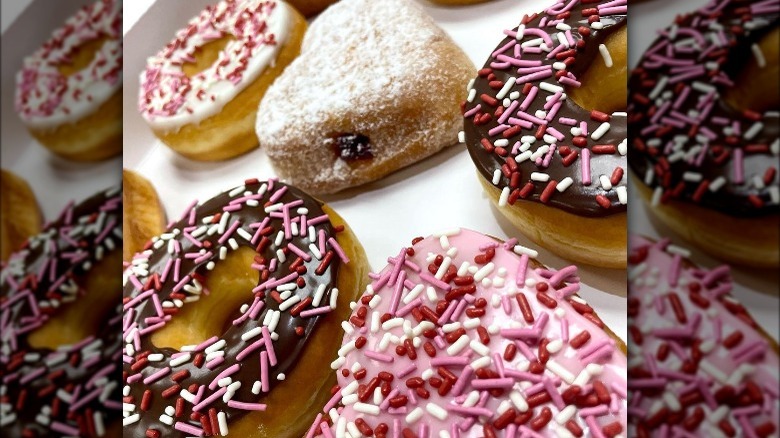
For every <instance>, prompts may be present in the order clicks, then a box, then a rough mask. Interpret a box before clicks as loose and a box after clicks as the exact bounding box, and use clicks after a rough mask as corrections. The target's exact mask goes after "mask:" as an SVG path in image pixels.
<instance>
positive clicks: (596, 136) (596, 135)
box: [590, 122, 610, 140]
mask: <svg viewBox="0 0 780 438" xmlns="http://www.w3.org/2000/svg"><path fill="white" fill-rule="evenodd" d="M609 128H610V124H609V122H604V123H602V124H601V125H599V127H598V128H596V130H595V131H593V133H592V134H591V135H590V138H592V139H593V140H600V139H601V137H603V136H604V134H606V133H607V131H609Z"/></svg>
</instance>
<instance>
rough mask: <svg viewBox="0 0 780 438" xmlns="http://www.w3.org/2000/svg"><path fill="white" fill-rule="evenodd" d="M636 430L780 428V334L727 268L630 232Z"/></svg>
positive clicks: (760, 432) (685, 432) (731, 432)
mask: <svg viewBox="0 0 780 438" xmlns="http://www.w3.org/2000/svg"><path fill="white" fill-rule="evenodd" d="M629 245H630V252H631V253H630V255H629V267H628V269H629V303H628V305H629V311H628V328H629V348H628V365H629V368H628V379H629V394H628V396H629V426H628V436H635V437H638V438H642V437H650V436H708V437H732V436H744V437H768V436H777V431H778V421H779V420H778V419H779V418H780V409H778V403H777V401H778V390H777V388H778V369H780V368H779V366H780V362H779V361H778V346H777V342H776V341H775V340H773V339H771V338H770V337H769V336H768V335H767V333H765V332H764V331H763V330H762V329H760V328H759V326H758V325H757V324H756V322H755V321H754V320H753V319H752V317H751V316H750V315H749V313H748V311H747V309H745V307H744V306H743V305H742V304H740V303H739V301H737V300H736V299H735V298H734V297H733V296H732V295H731V287H732V283H731V278H730V275H729V267H728V266H726V265H724V266H720V267H717V268H714V269H705V268H702V267H699V266H696V265H695V264H693V262H691V261H690V260H688V257H689V253H688V250H686V249H685V248H681V247H678V246H676V245H673V244H671V242H670V240H669V239H663V240H660V241H658V242H653V241H650V240H648V239H646V238H643V237H640V236H631V237H630V242H629Z"/></svg>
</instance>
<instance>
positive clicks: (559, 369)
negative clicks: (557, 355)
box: [547, 359, 575, 385]
mask: <svg viewBox="0 0 780 438" xmlns="http://www.w3.org/2000/svg"><path fill="white" fill-rule="evenodd" d="M547 369H548V370H550V371H552V372H553V373H554V374H555V375H557V376H558V377H560V378H561V380H563V381H564V382H566V383H568V384H570V385H571V384H572V382H574V379H575V377H574V374H573V373H572V372H571V371H569V370H568V369H566V367H564V366H563V365H561V364H559V363H558V362H556V361H555V360H554V359H550V360H548V361H547Z"/></svg>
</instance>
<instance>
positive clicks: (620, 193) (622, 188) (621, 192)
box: [615, 186, 628, 205]
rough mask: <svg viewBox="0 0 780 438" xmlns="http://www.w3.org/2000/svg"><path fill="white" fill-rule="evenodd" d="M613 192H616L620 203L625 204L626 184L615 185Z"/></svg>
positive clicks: (626, 200) (626, 201)
mask: <svg viewBox="0 0 780 438" xmlns="http://www.w3.org/2000/svg"><path fill="white" fill-rule="evenodd" d="M615 192H617V196H618V201H620V203H621V204H623V205H626V204H627V203H628V189H627V188H626V186H619V187H615Z"/></svg>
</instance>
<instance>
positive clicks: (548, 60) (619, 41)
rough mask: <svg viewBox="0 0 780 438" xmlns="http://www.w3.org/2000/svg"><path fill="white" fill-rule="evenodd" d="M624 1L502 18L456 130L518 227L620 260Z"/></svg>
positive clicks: (608, 262)
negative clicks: (511, 22) (510, 22)
mask: <svg viewBox="0 0 780 438" xmlns="http://www.w3.org/2000/svg"><path fill="white" fill-rule="evenodd" d="M626 9H627V6H626V1H624V0H615V1H608V2H595V3H594V2H590V1H580V0H568V1H565V2H563V1H561V2H558V3H556V4H554V5H553V6H551V7H549V8H548V9H546V10H544V11H542V12H541V13H538V14H533V15H530V16H528V15H526V16H525V17H524V18H523V19H522V20H521V22H520V25H519V26H518V27H516V28H514V29H512V30H505V31H504V34H505V35H506V37H505V38H504V39H503V40H502V41H501V43H500V44H499V45H498V47H497V48H496V50H495V51H493V52H492V53H491V55H490V57H489V58H488V60H487V61H486V62H485V65H484V67H483V68H482V69H480V70H479V72H478V76H477V77H476V78H475V79H474V81H473V82H472V83H471V84H469V87H468V98H467V99H466V101H465V102H464V103H463V116H464V123H463V132H462V133H461V134H460V141H461V142H462V143H466V146H467V148H468V151H469V154H470V155H471V158H472V161H473V162H474V165H475V166H476V168H477V173H478V174H479V181H480V182H481V183H482V186H483V187H484V190H485V192H486V193H487V194H488V195H489V198H490V199H491V201H492V203H493V204H494V205H496V206H497V207H498V208H497V210H498V211H499V212H500V213H501V214H503V215H504V216H505V217H506V218H507V219H509V221H510V222H511V223H512V224H513V225H515V227H517V228H518V229H519V230H520V232H522V233H523V234H525V235H526V236H527V237H528V238H529V239H530V240H532V241H533V242H535V243H536V244H538V245H540V246H543V247H545V248H547V249H549V250H550V251H552V252H554V253H555V254H557V255H559V256H561V257H563V258H566V259H570V260H573V261H576V262H578V263H587V264H591V265H596V266H603V267H610V268H623V267H625V263H626V204H627V201H628V194H627V188H626V187H627V186H626V184H627V181H626V177H625V167H626V157H625V155H626V150H627V145H626V113H625V112H623V111H624V110H625V105H626V104H625V92H626V91H625V86H624V84H625V76H626V75H627V73H626V71H627V68H626ZM584 230H598V232H596V233H588V232H584Z"/></svg>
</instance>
